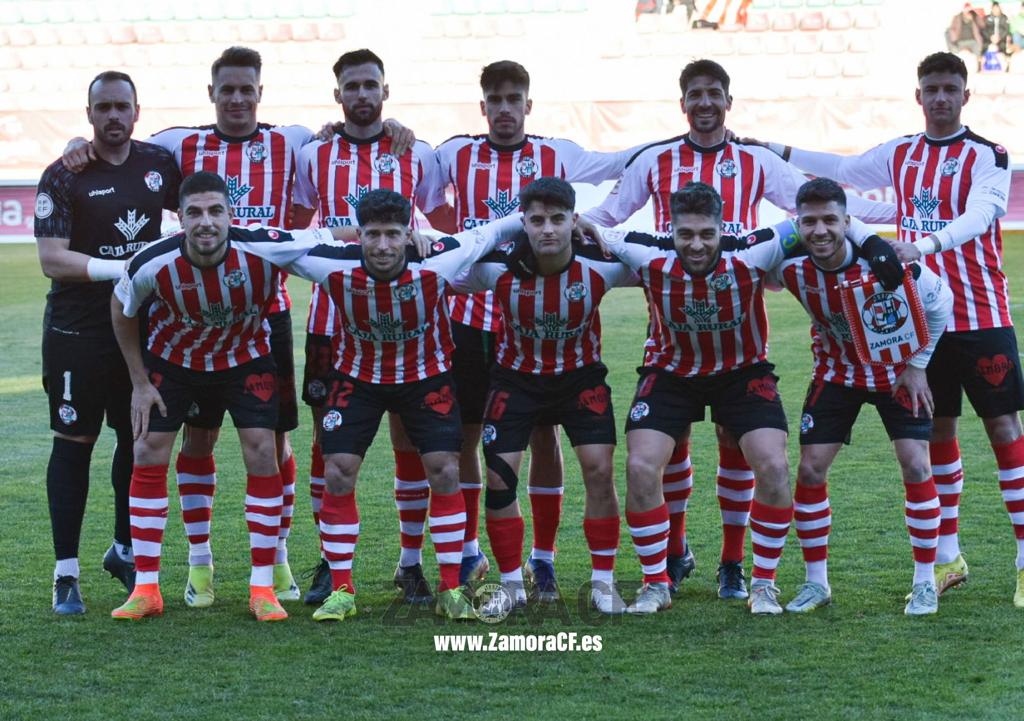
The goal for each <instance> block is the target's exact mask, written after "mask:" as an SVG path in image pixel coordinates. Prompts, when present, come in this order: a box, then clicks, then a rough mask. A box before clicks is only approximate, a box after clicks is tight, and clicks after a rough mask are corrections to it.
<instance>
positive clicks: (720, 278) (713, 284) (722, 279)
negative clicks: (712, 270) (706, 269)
mask: <svg viewBox="0 0 1024 721" xmlns="http://www.w3.org/2000/svg"><path fill="white" fill-rule="evenodd" d="M708 286H709V287H710V288H711V289H712V290H716V291H719V292H721V291H723V290H729V288H731V287H732V276H731V275H726V274H724V273H722V274H719V275H715V276H712V277H711V278H709V279H708Z"/></svg>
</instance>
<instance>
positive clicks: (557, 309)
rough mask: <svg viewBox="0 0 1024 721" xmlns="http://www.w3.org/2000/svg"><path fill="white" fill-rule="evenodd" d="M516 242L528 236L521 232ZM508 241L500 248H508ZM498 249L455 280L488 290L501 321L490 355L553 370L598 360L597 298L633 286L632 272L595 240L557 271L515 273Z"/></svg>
mask: <svg viewBox="0 0 1024 721" xmlns="http://www.w3.org/2000/svg"><path fill="white" fill-rule="evenodd" d="M518 242H520V243H525V242H528V241H527V240H526V238H525V237H522V238H520V239H519V241H518ZM511 248H512V244H509V246H508V248H506V249H504V250H511ZM506 257H507V253H506V252H503V249H499V250H497V251H495V252H493V253H491V254H489V255H487V256H485V257H484V258H482V259H481V260H480V261H478V262H477V263H476V264H474V265H473V267H472V268H471V269H470V270H469V271H468V272H467V273H466V274H464V275H462V276H460V277H459V279H458V282H457V285H458V287H459V288H460V289H462V288H465V289H468V290H484V289H487V290H492V291H494V297H495V299H496V300H497V303H498V307H499V308H500V309H501V316H502V319H503V322H502V324H501V326H502V327H501V331H500V333H499V341H498V350H497V353H496V355H495V360H496V362H497V363H498V365H500V366H502V367H504V368H508V369H509V370H514V371H519V372H520V373H534V374H539V375H558V374H561V373H565V372H567V371H571V370H576V369H579V368H582V367H584V366H587V365H590V364H593V363H599V362H600V361H601V315H600V313H599V312H598V309H597V307H598V304H599V303H600V302H601V298H603V297H604V295H605V294H606V293H607V292H608V291H609V290H611V289H612V288H618V287H626V286H636V285H639V283H640V279H639V278H638V277H637V275H636V273H634V272H633V271H632V270H630V269H629V268H627V267H626V266H625V265H623V264H622V263H621V262H619V261H618V260H608V259H606V258H605V257H604V256H603V255H602V254H601V252H600V251H599V250H597V248H596V247H594V246H585V247H583V248H579V249H577V251H576V253H575V254H574V255H573V258H572V260H571V261H570V262H569V265H568V266H567V267H566V268H565V270H563V271H562V272H561V273H557V274H555V275H549V276H541V275H534V276H532V277H530V278H522V279H521V278H517V277H516V276H515V275H514V274H513V273H512V271H511V270H509V268H508V266H507V265H506V263H505V258H506Z"/></svg>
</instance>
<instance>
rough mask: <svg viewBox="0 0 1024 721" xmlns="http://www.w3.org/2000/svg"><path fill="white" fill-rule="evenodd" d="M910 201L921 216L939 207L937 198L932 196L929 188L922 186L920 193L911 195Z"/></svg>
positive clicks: (928, 214)
mask: <svg viewBox="0 0 1024 721" xmlns="http://www.w3.org/2000/svg"><path fill="white" fill-rule="evenodd" d="M910 202H911V203H913V204H914V207H915V208H917V212H918V213H920V214H921V215H923V216H926V217H927V216H930V215H931V214H932V213H934V212H935V209H936V208H938V207H939V202H940V201H939V199H938V198H933V197H932V189H931V188H922V189H921V194H920V195H914V196H911V198H910Z"/></svg>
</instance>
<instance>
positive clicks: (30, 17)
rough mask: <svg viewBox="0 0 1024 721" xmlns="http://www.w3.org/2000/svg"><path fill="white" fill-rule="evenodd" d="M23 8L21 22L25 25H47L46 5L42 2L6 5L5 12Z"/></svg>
mask: <svg viewBox="0 0 1024 721" xmlns="http://www.w3.org/2000/svg"><path fill="white" fill-rule="evenodd" d="M19 6H20V7H21V21H22V22H23V23H30V24H36V23H45V22H46V21H47V19H48V18H47V17H46V3H41V2H30V3H14V4H11V3H4V12H5V13H7V12H9V11H11V10H14V9H16V8H17V7H19Z"/></svg>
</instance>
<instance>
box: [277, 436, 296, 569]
mask: <svg viewBox="0 0 1024 721" xmlns="http://www.w3.org/2000/svg"><path fill="white" fill-rule="evenodd" d="M297 472H298V471H297V469H296V466H295V454H292V455H290V456H288V458H286V459H285V461H284V463H282V464H281V528H280V530H278V532H277V551H276V552H275V553H274V563H288V535H289V534H290V533H291V532H292V517H293V516H294V515H295V476H296V474H297Z"/></svg>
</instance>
